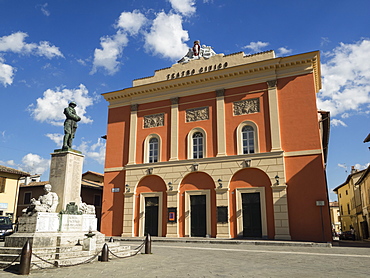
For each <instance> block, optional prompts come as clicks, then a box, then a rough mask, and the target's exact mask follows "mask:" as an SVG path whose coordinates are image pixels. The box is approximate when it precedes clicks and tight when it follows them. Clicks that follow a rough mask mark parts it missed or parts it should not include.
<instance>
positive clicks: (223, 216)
mask: <svg viewBox="0 0 370 278" xmlns="http://www.w3.org/2000/svg"><path fill="white" fill-rule="evenodd" d="M227 214H228V211H227V206H220V207H217V223H222V224H225V223H227Z"/></svg>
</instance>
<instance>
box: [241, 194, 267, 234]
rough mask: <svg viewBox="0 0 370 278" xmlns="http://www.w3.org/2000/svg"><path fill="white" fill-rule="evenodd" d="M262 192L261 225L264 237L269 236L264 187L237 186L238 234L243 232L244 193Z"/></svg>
mask: <svg viewBox="0 0 370 278" xmlns="http://www.w3.org/2000/svg"><path fill="white" fill-rule="evenodd" d="M257 192H258V193H260V209H261V226H262V238H267V236H268V234H267V214H266V194H265V188H264V187H244V188H236V217H237V221H236V222H237V234H238V235H240V234H243V204H242V193H257Z"/></svg>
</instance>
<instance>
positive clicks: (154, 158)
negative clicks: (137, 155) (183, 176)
mask: <svg viewBox="0 0 370 278" xmlns="http://www.w3.org/2000/svg"><path fill="white" fill-rule="evenodd" d="M160 149H161V138H160V137H159V136H158V135H157V134H150V135H149V136H148V137H147V138H146V139H145V142H144V163H155V162H159V161H160V160H161V157H160Z"/></svg>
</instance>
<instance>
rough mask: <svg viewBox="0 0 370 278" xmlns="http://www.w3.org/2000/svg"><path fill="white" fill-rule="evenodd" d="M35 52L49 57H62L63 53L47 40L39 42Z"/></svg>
mask: <svg viewBox="0 0 370 278" xmlns="http://www.w3.org/2000/svg"><path fill="white" fill-rule="evenodd" d="M36 53H37V54H38V55H39V56H45V57H46V58H49V59H51V58H54V57H57V56H61V57H63V54H62V53H61V52H60V51H59V48H58V47H56V46H54V45H50V43H49V42H47V41H42V42H40V44H39V46H37V48H36Z"/></svg>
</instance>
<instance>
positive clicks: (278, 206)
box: [271, 185, 291, 240]
mask: <svg viewBox="0 0 370 278" xmlns="http://www.w3.org/2000/svg"><path fill="white" fill-rule="evenodd" d="M286 187H287V186H286V185H274V186H272V187H271V188H272V194H273V202H274V219H275V239H285V240H290V239H291V237H290V230H289V214H288V198H287V191H286Z"/></svg>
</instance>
